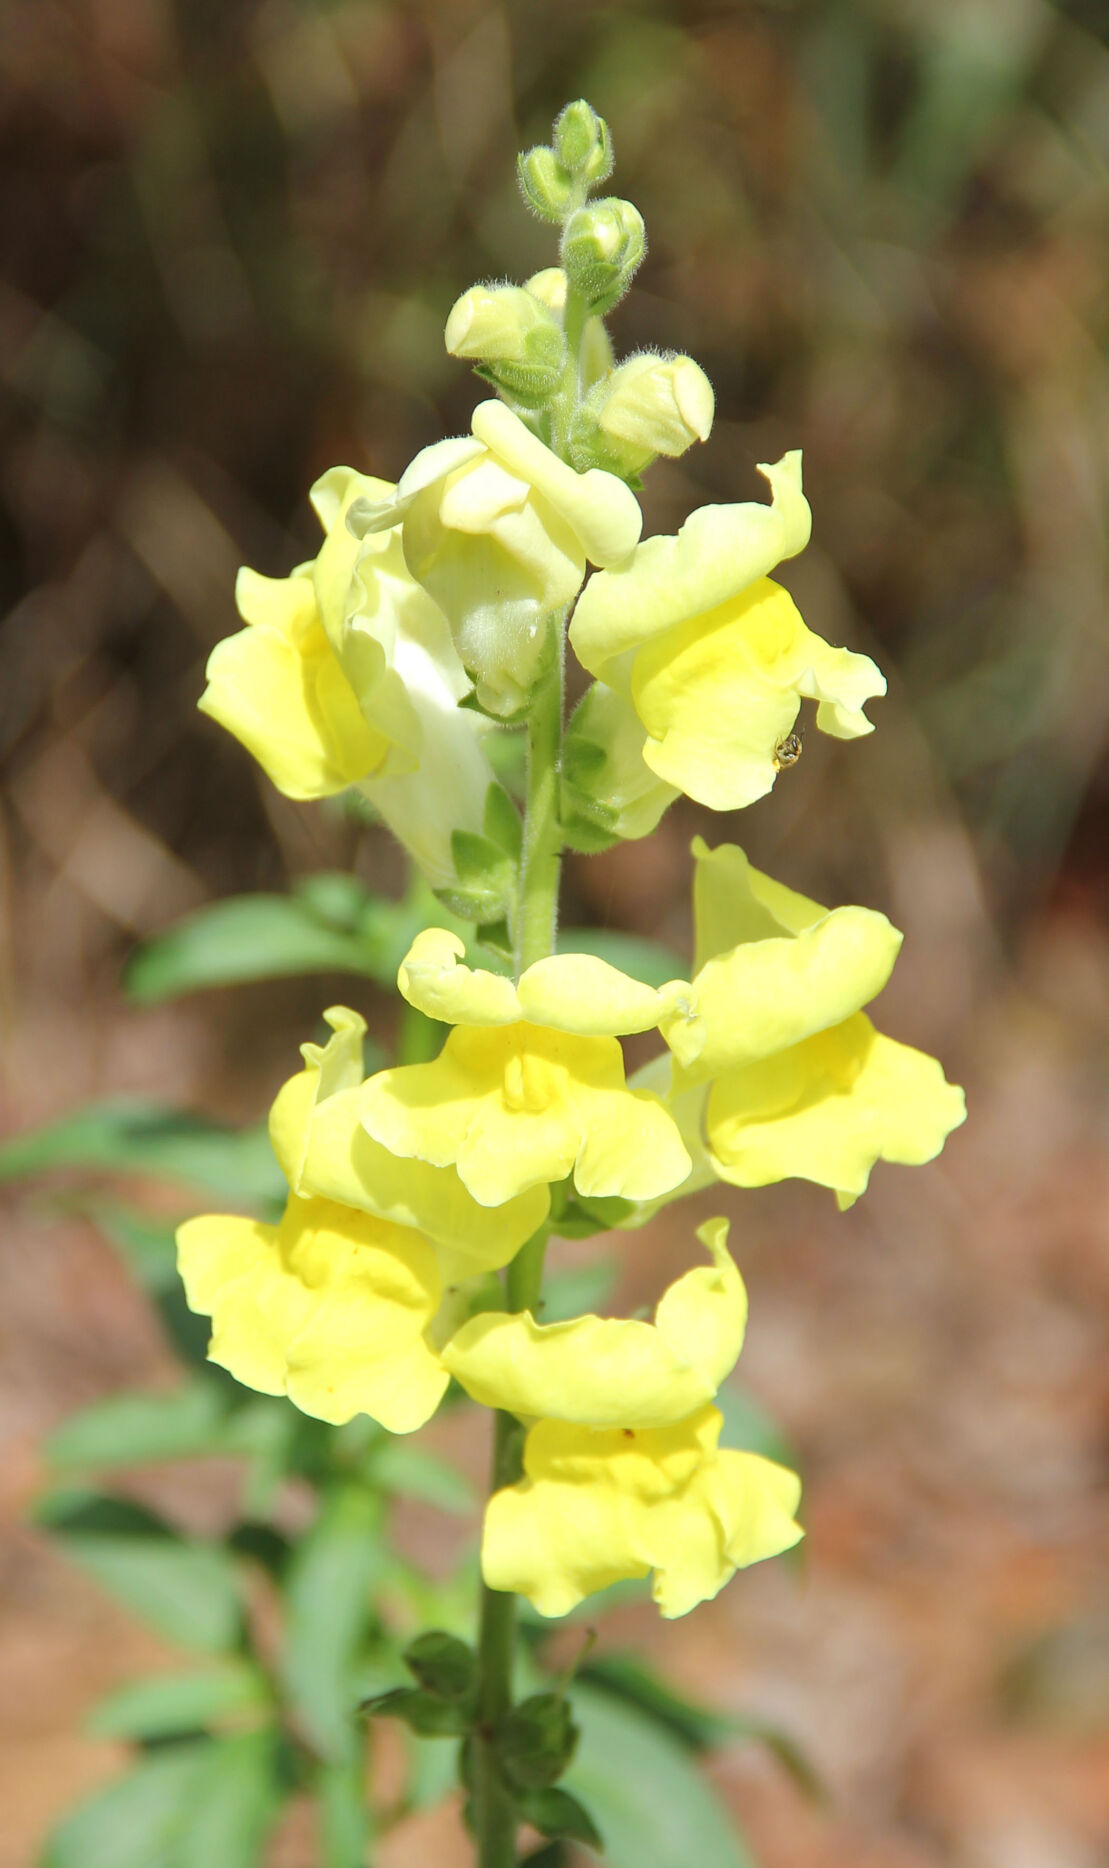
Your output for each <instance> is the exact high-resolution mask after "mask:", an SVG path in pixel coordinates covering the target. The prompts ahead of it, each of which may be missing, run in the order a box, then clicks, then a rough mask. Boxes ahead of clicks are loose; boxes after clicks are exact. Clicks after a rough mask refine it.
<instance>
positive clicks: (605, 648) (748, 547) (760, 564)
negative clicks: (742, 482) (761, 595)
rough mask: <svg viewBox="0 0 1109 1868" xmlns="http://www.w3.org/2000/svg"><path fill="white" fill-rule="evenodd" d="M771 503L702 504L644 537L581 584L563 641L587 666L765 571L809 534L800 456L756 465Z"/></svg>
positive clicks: (608, 659) (598, 668)
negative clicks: (625, 556)
mask: <svg viewBox="0 0 1109 1868" xmlns="http://www.w3.org/2000/svg"><path fill="white" fill-rule="evenodd" d="M759 472H760V473H761V474H764V475H765V477H766V479H767V480H768V481H769V482H770V488H771V493H772V496H773V503H772V504H771V505H769V506H764V505H762V504H760V503H758V502H751V503H750V504H744V505H736V506H702V507H700V508H699V509H698V511H696V512H694V513H691V515H690V517H689V518H688V519H687V520H686V522H685V524H684V525H683V526H682V528H681V530H680V531H679V532H678V533H677V535H676V536H675V537H659V538H648V539H646V540H645V541H644V542H643V543H642V544H641V545H639V546H638V547H637V549H636V550H635V552H634V553H633V555H632V556H631V558H630V559H629V560H628V561H627V563H625V564H621V565H620V566H619V567H618V568H617V569H614V570H607V571H602V572H600V573H599V574H598V575H597V576H596V577H591V578H590V580H589V583H588V585H587V587H586V589H585V590H584V591H583V593H582V595H581V597H580V599H579V601H578V605H577V608H576V610H575V612H574V618H573V622H572V623H571V625H570V642H571V645H572V647H573V650H574V653H575V654H576V656H577V658H578V660H579V661H580V662H581V663H582V665H583V667H585V668H588V670H589V672H590V674H593V675H596V676H598V677H599V678H600V679H601V680H608V679H609V676H608V675H607V674H606V672H605V671H606V668H607V667H608V666H609V664H611V663H614V662H616V661H617V660H618V659H619V658H620V657H622V656H623V655H624V654H625V653H626V651H627V650H629V649H634V648H639V647H640V646H641V645H642V644H643V643H645V642H649V641H650V640H651V639H652V638H653V637H655V636H657V635H659V634H660V633H662V632H663V631H666V630H669V629H672V628H674V627H675V626H676V625H677V624H680V623H684V622H685V621H686V620H687V619H688V618H690V617H696V616H703V615H705V614H706V613H707V612H709V611H711V610H715V609H717V608H718V607H719V605H721V604H724V603H727V602H729V601H730V600H731V599H733V598H734V597H736V596H737V595H738V593H739V592H740V591H742V590H746V589H747V587H748V586H749V585H751V584H753V583H755V582H756V581H757V580H758V579H759V578H763V577H765V576H766V574H767V572H768V571H771V570H773V568H774V566H775V565H776V564H780V563H781V562H782V560H783V558H792V557H795V556H796V554H797V553H798V552H799V551H802V550H803V549H804V547H805V546H806V545H807V544H808V542H809V532H810V529H811V525H812V519H811V515H810V513H809V507H808V501H807V500H806V499H805V496H804V494H803V493H802V491H801V456H800V454H798V453H792V454H786V455H784V456H783V458H782V459H781V460H780V461H778V463H777V464H776V465H775V466H773V467H765V466H764V467H760V468H759Z"/></svg>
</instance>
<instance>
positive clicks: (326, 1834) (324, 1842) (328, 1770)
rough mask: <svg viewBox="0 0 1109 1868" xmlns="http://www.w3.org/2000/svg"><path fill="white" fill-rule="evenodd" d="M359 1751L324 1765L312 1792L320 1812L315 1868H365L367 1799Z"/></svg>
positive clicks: (368, 1822) (367, 1837)
mask: <svg viewBox="0 0 1109 1868" xmlns="http://www.w3.org/2000/svg"><path fill="white" fill-rule="evenodd" d="M365 1775H366V1773H365V1767H364V1763H363V1759H362V1755H361V1751H360V1750H359V1753H358V1755H357V1756H356V1757H353V1758H351V1759H350V1760H349V1761H347V1762H345V1763H342V1764H324V1765H323V1766H322V1767H321V1768H320V1771H319V1773H318V1775H317V1777H316V1780H315V1784H314V1785H313V1789H314V1792H315V1796H316V1800H317V1802H318V1803H319V1809H320V1851H321V1853H320V1863H319V1868H365V1862H366V1859H367V1857H366V1850H367V1846H368V1844H369V1840H370V1813H369V1796H368V1792H367V1788H366V1782H365Z"/></svg>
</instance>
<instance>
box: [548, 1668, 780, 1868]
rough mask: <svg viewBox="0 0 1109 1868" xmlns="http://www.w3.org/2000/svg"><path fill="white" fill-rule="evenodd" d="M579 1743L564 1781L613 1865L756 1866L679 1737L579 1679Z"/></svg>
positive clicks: (628, 1867) (664, 1867)
mask: <svg viewBox="0 0 1109 1868" xmlns="http://www.w3.org/2000/svg"><path fill="white" fill-rule="evenodd" d="M573 1708H574V1717H575V1719H576V1720H577V1721H578V1723H579V1725H580V1726H581V1733H582V1737H581V1744H580V1746H579V1748H578V1752H577V1755H576V1757H575V1759H574V1762H573V1764H572V1765H571V1766H570V1769H569V1771H568V1772H567V1773H566V1788H567V1789H569V1790H571V1791H572V1792H573V1793H574V1795H576V1796H580V1797H581V1798H582V1800H583V1802H584V1803H585V1805H586V1807H587V1808H588V1809H589V1810H591V1811H592V1813H593V1816H594V1818H595V1820H596V1823H597V1826H598V1828H599V1829H600V1831H601V1834H602V1835H603V1837H604V1840H605V1853H606V1856H607V1859H608V1861H609V1863H610V1864H611V1868H679V1864H680V1865H681V1868H685V1864H686V1863H687V1862H688V1863H696V1865H697V1868H755V1863H754V1858H753V1856H752V1854H751V1851H750V1849H749V1848H748V1847H747V1845H746V1843H745V1842H744V1841H743V1840H742V1838H741V1837H740V1835H739V1832H738V1830H737V1828H736V1827H735V1825H734V1823H733V1822H732V1821H731V1819H730V1818H729V1815H728V1812H727V1811H726V1810H725V1809H724V1807H723V1805H722V1804H721V1802H720V1800H719V1798H718V1797H717V1795H716V1793H715V1791H713V1789H712V1788H711V1786H710V1785H709V1784H708V1783H707V1782H706V1780H705V1779H704V1778H703V1777H702V1776H701V1773H700V1771H699V1769H698V1767H697V1763H696V1760H695V1759H694V1758H693V1757H692V1756H691V1755H690V1752H689V1750H688V1749H687V1747H686V1746H685V1745H683V1744H682V1743H681V1741H680V1740H679V1739H677V1738H674V1737H672V1736H671V1735H670V1734H669V1733H668V1732H666V1731H665V1730H664V1729H663V1728H662V1727H661V1726H659V1725H658V1724H657V1723H656V1722H655V1721H654V1720H653V1719H650V1718H647V1717H645V1716H644V1714H643V1713H642V1712H639V1711H637V1710H636V1709H635V1708H634V1707H632V1706H630V1705H624V1704H621V1702H620V1701H619V1700H617V1699H615V1698H613V1697H611V1696H610V1695H609V1694H607V1693H602V1692H599V1691H598V1690H597V1689H596V1688H589V1687H584V1686H580V1687H576V1688H575V1689H574V1694H573Z"/></svg>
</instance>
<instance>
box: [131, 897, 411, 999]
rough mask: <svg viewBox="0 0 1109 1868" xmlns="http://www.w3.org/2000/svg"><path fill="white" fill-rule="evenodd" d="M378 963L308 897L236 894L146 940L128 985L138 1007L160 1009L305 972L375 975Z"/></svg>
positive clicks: (356, 936)
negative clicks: (192, 995)
mask: <svg viewBox="0 0 1109 1868" xmlns="http://www.w3.org/2000/svg"><path fill="white" fill-rule="evenodd" d="M375 961H376V954H375V952H374V949H373V947H372V945H371V944H370V943H369V942H367V940H366V938H365V937H364V935H362V934H360V933H359V932H358V931H357V930H355V929H344V928H339V927H335V926H334V925H329V924H328V923H327V922H326V921H324V920H323V919H322V918H321V917H320V916H319V914H317V913H316V912H315V911H314V909H313V908H312V906H311V905H310V903H309V902H307V901H305V900H304V899H303V898H301V899H300V900H298V899H297V897H296V896H295V895H293V896H290V895H238V896H232V897H230V899H229V900H227V901H221V902H214V903H213V904H212V906H211V907H210V908H201V909H199V910H198V912H197V913H196V914H192V915H189V916H188V917H187V918H186V919H185V920H184V921H179V922H177V924H176V925H175V926H174V927H171V928H169V929H167V930H166V932H165V933H164V934H157V935H155V936H154V938H153V939H152V940H148V941H146V942H144V944H143V945H142V946H141V947H140V948H139V949H138V950H137V952H136V953H135V954H134V955H133V956H132V958H131V960H130V961H129V962H128V965H127V968H126V970H125V972H124V975H123V984H124V989H125V990H126V992H127V995H128V997H129V998H131V999H133V1000H135V1001H136V1002H137V1003H138V1004H139V1005H156V1004H157V1003H158V1002H159V1001H160V1000H163V999H173V998H179V997H181V995H182V994H184V993H189V992H201V991H203V990H205V989H207V988H211V987H213V986H235V985H241V984H242V983H244V982H245V981H248V980H257V979H285V978H288V977H289V976H290V975H299V974H302V973H359V974H361V975H363V977H365V976H367V975H369V976H370V977H373V973H374V965H375Z"/></svg>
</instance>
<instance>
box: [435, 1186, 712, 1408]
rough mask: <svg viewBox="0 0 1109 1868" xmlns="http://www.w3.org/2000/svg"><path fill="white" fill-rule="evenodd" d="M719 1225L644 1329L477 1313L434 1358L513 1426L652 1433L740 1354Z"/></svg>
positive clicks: (690, 1404) (701, 1395) (694, 1401)
mask: <svg viewBox="0 0 1109 1868" xmlns="http://www.w3.org/2000/svg"><path fill="white" fill-rule="evenodd" d="M727 1235H728V1222H727V1220H724V1219H712V1220H709V1221H707V1223H706V1224H705V1225H703V1226H702V1227H701V1228H700V1229H699V1231H698V1233H697V1237H698V1238H699V1239H700V1240H701V1241H702V1243H703V1244H704V1245H705V1247H706V1248H707V1250H708V1252H709V1254H710V1256H711V1258H712V1261H713V1262H712V1265H711V1266H704V1267H701V1268H699V1269H698V1270H696V1271H689V1272H686V1274H685V1276H684V1277H682V1278H679V1279H678V1280H677V1282H676V1283H674V1284H672V1285H671V1286H670V1289H669V1290H668V1291H667V1292H666V1293H665V1295H664V1296H663V1297H662V1299H661V1300H660V1302H659V1304H658V1307H657V1309H656V1311H655V1320H654V1322H653V1323H641V1322H639V1321H638V1320H636V1319H634V1318H632V1319H627V1320H625V1319H623V1318H619V1317H594V1316H586V1317H575V1318H573V1319H572V1320H568V1321H567V1322H564V1323H537V1322H536V1321H535V1318H534V1317H533V1316H532V1315H531V1313H530V1312H529V1311H524V1312H522V1313H517V1314H515V1315H511V1314H509V1313H507V1312H502V1311H486V1312H484V1313H483V1314H482V1315H481V1316H477V1317H473V1318H471V1319H470V1321H469V1322H468V1323H465V1324H463V1326H462V1328H461V1329H460V1330H458V1331H457V1332H456V1333H455V1335H454V1336H453V1337H452V1338H451V1340H450V1342H449V1343H447V1344H446V1346H445V1347H444V1349H443V1351H442V1355H443V1361H444V1363H445V1364H446V1366H447V1368H448V1369H449V1370H450V1372H451V1374H452V1375H453V1376H454V1377H455V1378H456V1380H458V1381H459V1382H461V1384H462V1386H463V1388H465V1390H466V1392H467V1394H469V1395H471V1396H472V1397H473V1399H474V1400H475V1401H481V1402H483V1403H484V1404H485V1406H487V1407H497V1408H506V1409H507V1410H508V1411H509V1412H510V1413H513V1414H518V1415H519V1416H520V1417H521V1419H537V1418H538V1419H548V1420H564V1421H577V1422H580V1423H582V1424H584V1425H588V1426H591V1427H610V1426H616V1427H662V1426H667V1425H670V1424H672V1423H673V1422H674V1421H680V1420H684V1419H685V1418H686V1417H687V1416H688V1415H690V1414H693V1413H695V1412H696V1410H697V1409H698V1408H699V1407H703V1406H704V1404H705V1403H706V1402H708V1401H711V1400H712V1399H713V1397H714V1395H715V1394H716V1392H717V1389H718V1388H719V1387H720V1384H721V1382H722V1381H723V1380H724V1377H725V1376H726V1375H727V1374H729V1373H730V1371H731V1370H732V1369H733V1368H734V1366H735V1363H736V1360H737V1358H738V1356H739V1352H740V1349H741V1348H742V1346H743V1332H744V1328H745V1326H746V1322H747V1293H746V1291H745V1290H744V1288H743V1280H742V1278H741V1277H740V1275H739V1272H738V1271H737V1270H736V1267H735V1264H734V1263H733V1261H732V1259H731V1256H730V1255H729V1253H728V1250H727V1247H726V1244H725V1241H726V1239H727Z"/></svg>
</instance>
